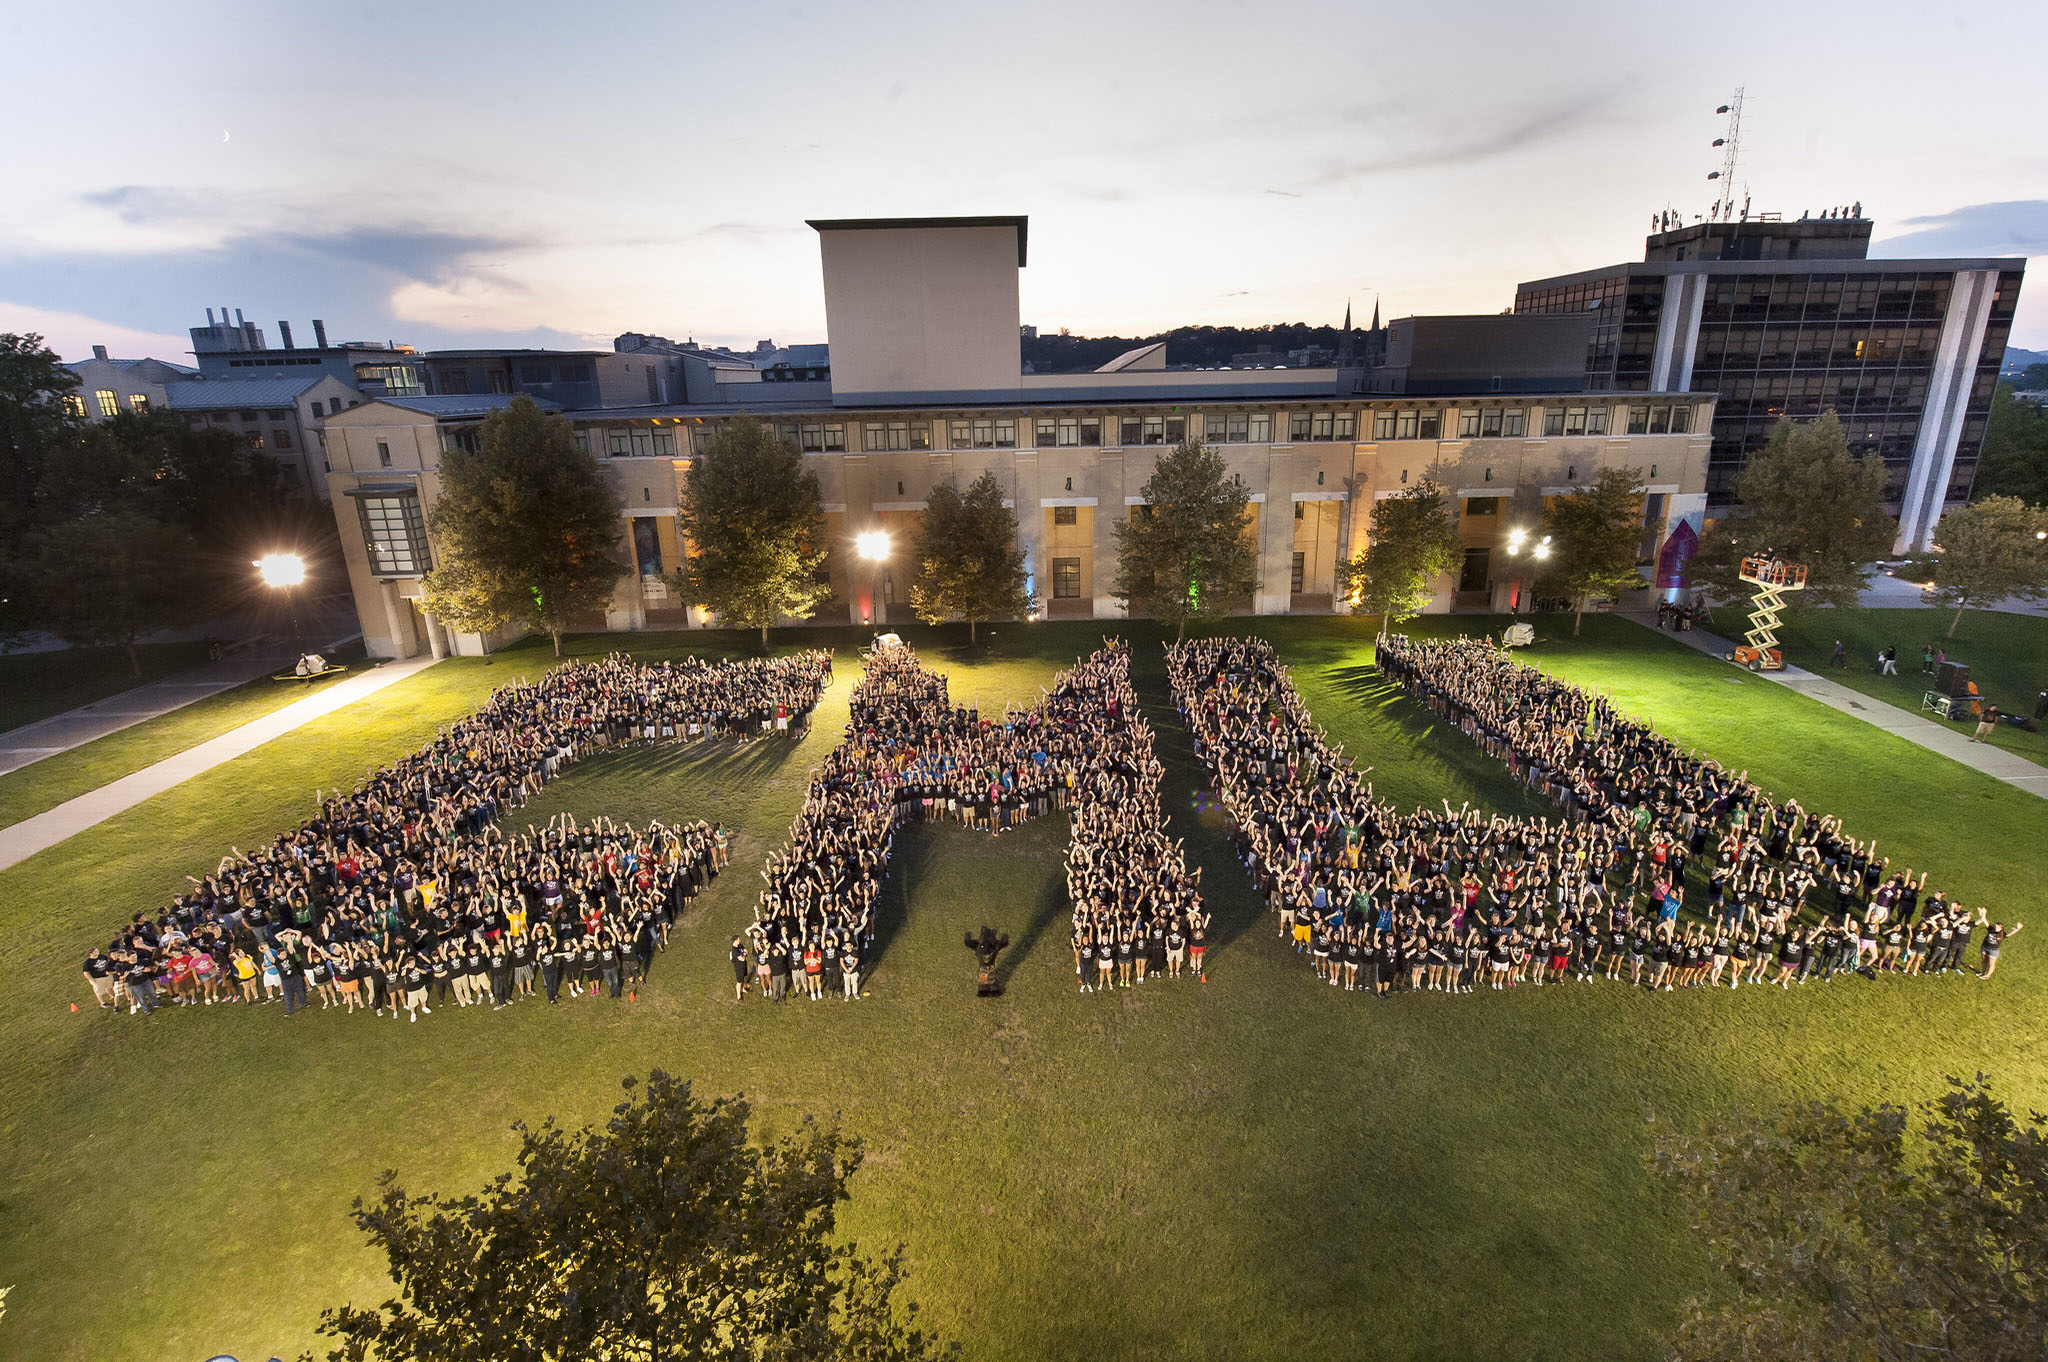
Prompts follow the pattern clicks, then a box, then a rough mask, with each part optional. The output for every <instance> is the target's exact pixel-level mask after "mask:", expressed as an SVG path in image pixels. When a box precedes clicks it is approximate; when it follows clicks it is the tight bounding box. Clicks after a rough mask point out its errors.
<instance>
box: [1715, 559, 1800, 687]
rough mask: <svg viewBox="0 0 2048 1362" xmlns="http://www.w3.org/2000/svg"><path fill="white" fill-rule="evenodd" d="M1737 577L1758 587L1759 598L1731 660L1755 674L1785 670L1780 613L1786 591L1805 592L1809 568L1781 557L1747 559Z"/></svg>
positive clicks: (1744, 560) (1755, 601) (1752, 608)
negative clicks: (1779, 639)
mask: <svg viewBox="0 0 2048 1362" xmlns="http://www.w3.org/2000/svg"><path fill="white" fill-rule="evenodd" d="M1738 575H1739V576H1740V577H1741V578H1742V580H1743V581H1745V582H1748V583H1749V584H1750V585H1751V586H1753V587H1755V588H1756V598H1755V600H1754V601H1753V602H1752V603H1751V609H1750V612H1749V628H1748V630H1746V631H1745V632H1744V633H1743V635H1742V639H1743V641H1742V643H1741V644H1739V645H1737V647H1736V649H1735V651H1734V652H1732V653H1730V654H1729V655H1728V660H1729V661H1730V662H1733V663H1734V664H1735V665H1736V666H1738V667H1747V668H1749V669H1750V670H1751V671H1753V672H1775V671H1783V670H1784V668H1785V654H1784V653H1783V651H1781V650H1780V649H1779V647H1778V625H1779V624H1781V623H1782V622H1783V621H1782V620H1781V619H1780V618H1779V616H1778V612H1779V611H1781V610H1783V609H1784V608H1785V595H1786V593H1787V592H1791V591H1804V590H1806V565H1805V564H1803V563H1787V562H1785V561H1784V560H1783V559H1779V558H1745V559H1743V560H1742V570H1741V572H1740V573H1739V574H1738Z"/></svg>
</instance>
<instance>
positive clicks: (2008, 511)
mask: <svg viewBox="0 0 2048 1362" xmlns="http://www.w3.org/2000/svg"><path fill="white" fill-rule="evenodd" d="M1937 532H1938V533H1939V534H1940V536H1941V543H1940V549H1941V552H1940V554H1939V555H1938V556H1937V557H1936V558H1935V560H1934V598H1935V599H1936V600H1938V601H1940V602H1941V603H1942V604H1943V605H1953V606H1954V607H1955V608H1956V613H1955V615H1954V617H1953V618H1951V619H1950V620H1949V622H1948V636H1949V637H1950V638H1954V637H1955V636H1956V626H1957V625H1958V624H1960V623H1962V619H1963V609H1964V607H1966V606H1969V605H1973V604H1974V605H1989V604H1991V603H1992V602H1994V601H2001V600H2004V599H2005V598H2006V597H2007V596H2019V597H2021V598H2023V599H2026V600H2037V599H2039V598H2040V597H2041V596H2042V595H2044V594H2048V538H2044V537H2048V510H2044V509H2042V508H2041V507H2038V506H2029V505H2027V503H2025V502H2024V501H2021V500H2020V499H2019V498H2018V497H1986V498H1984V499H1983V500H1982V501H1973V502H1971V503H1970V504H1969V505H1968V506H1965V507H1963V508H1962V509H1960V510H1955V511H1950V512H1949V513H1948V514H1947V515H1945V516H1943V517H1942V518H1941V524H1940V526H1939V528H1938V531H1937Z"/></svg>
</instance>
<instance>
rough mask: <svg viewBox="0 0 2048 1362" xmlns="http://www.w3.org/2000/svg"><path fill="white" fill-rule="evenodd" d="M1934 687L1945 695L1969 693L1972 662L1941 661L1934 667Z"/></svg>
mask: <svg viewBox="0 0 2048 1362" xmlns="http://www.w3.org/2000/svg"><path fill="white" fill-rule="evenodd" d="M1934 688H1935V689H1936V690H1938V691H1940V692H1941V693H1942V694H1943V695H1968V694H1969V693H1970V664H1969V663H1967V662H1946V661H1944V662H1942V663H1940V664H1939V665H1937V666H1936V667H1935V669H1934Z"/></svg>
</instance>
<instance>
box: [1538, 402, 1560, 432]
mask: <svg viewBox="0 0 2048 1362" xmlns="http://www.w3.org/2000/svg"><path fill="white" fill-rule="evenodd" d="M1543 433H1544V434H1545V435H1562V434H1564V408H1563V407H1545V408H1544V409H1543Z"/></svg>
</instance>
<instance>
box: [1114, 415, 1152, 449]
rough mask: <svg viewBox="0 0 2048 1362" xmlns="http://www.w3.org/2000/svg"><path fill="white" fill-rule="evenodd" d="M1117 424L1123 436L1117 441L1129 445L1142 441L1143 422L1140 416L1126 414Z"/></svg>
mask: <svg viewBox="0 0 2048 1362" xmlns="http://www.w3.org/2000/svg"><path fill="white" fill-rule="evenodd" d="M1118 424H1119V427H1120V429H1121V433H1122V437H1123V438H1122V439H1120V440H1119V441H1118V442H1117V443H1119V444H1121V445H1125V446H1129V445H1135V444H1142V443H1143V442H1144V439H1145V422H1144V420H1143V419H1142V418H1140V417H1136V416H1126V417H1124V418H1123V420H1122V421H1121V422H1119V423H1118Z"/></svg>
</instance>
